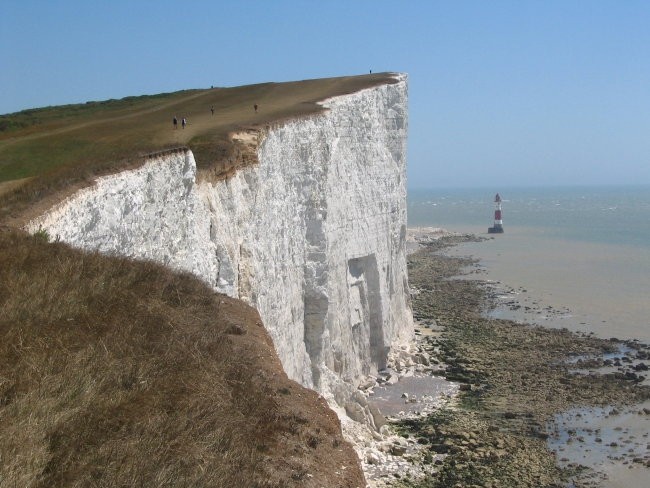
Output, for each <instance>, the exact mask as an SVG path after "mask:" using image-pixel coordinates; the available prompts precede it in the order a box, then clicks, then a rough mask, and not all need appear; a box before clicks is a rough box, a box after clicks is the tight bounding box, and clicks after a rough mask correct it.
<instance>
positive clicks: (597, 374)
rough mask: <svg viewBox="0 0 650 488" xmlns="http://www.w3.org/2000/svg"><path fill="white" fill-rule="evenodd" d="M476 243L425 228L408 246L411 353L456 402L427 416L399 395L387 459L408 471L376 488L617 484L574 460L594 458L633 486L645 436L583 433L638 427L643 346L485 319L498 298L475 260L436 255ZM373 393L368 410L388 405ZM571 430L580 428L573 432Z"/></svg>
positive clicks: (644, 456)
mask: <svg viewBox="0 0 650 488" xmlns="http://www.w3.org/2000/svg"><path fill="white" fill-rule="evenodd" d="M478 239H482V238H477V237H475V236H472V235H448V234H445V233H444V232H442V231H439V230H434V229H427V230H424V231H422V230H421V231H420V232H417V233H416V234H415V238H412V239H411V240H412V241H416V242H417V244H419V247H420V248H419V250H417V251H415V252H412V253H411V254H410V256H409V281H410V286H411V289H412V290H411V291H412V300H413V302H412V304H413V311H414V316H415V319H416V320H417V323H418V330H417V332H416V336H417V338H418V343H417V351H418V352H419V353H420V354H422V353H424V354H426V358H427V363H428V366H427V367H426V368H420V373H422V372H424V374H425V375H430V376H434V377H438V378H439V379H445V380H446V381H449V382H451V383H450V384H452V385H457V390H459V392H458V395H457V396H456V397H455V398H453V399H451V400H449V401H446V402H443V403H439V405H438V407H437V408H436V409H427V408H426V404H427V395H426V394H425V392H423V391H422V389H420V390H419V391H420V393H421V395H420V397H417V396H415V397H411V395H410V394H409V393H405V394H404V395H403V396H402V397H401V402H402V405H403V408H402V409H401V410H400V409H399V407H398V406H397V407H396V410H391V411H385V410H384V413H385V414H387V417H388V418H389V420H390V424H391V426H392V428H393V429H395V430H396V431H397V432H398V433H399V434H400V436H401V437H402V438H403V439H404V441H403V444H404V449H403V450H401V449H393V453H392V454H402V455H403V456H405V458H407V459H406V460H407V464H409V465H410V466H412V467H413V468H414V469H411V470H402V471H401V472H400V471H393V472H391V473H389V474H386V476H384V477H383V479H382V482H381V484H385V485H390V486H403V487H407V486H408V487H425V486H426V487H454V486H458V487H470V486H477V487H478V486H482V487H497V486H498V487H509V486H511V487H515V486H516V487H540V486H547V487H561V486H572V487H576V488H581V487H595V486H616V484H614V483H609V481H608V469H606V468H603V469H598V467H594V465H593V463H592V464H590V463H588V462H583V461H582V459H583V458H588V457H589V453H595V452H600V454H601V455H602V456H604V457H605V458H607V459H608V460H609V461H610V464H612V465H616V466H617V467H618V468H619V469H620V468H623V469H625V470H626V471H627V474H626V479H627V480H628V481H627V483H628V484H627V486H643V479H645V477H646V476H647V474H648V472H649V471H648V468H649V467H650V454H649V450H648V448H649V447H650V444H648V439H647V432H645V435H644V432H643V431H642V430H640V431H639V432H633V431H630V429H629V428H626V427H618V428H617V427H616V426H614V427H612V428H611V429H609V428H605V427H603V428H602V429H601V428H592V427H590V424H589V422H586V420H587V419H590V418H591V419H596V418H601V417H602V418H607V419H608V420H609V422H610V423H611V422H613V421H614V420H615V419H617V418H622V417H624V416H627V417H630V416H632V417H636V419H635V421H636V422H637V423H639V422H640V423H647V422H648V420H649V419H650V410H649V409H648V408H647V405H648V404H647V403H645V404H644V403H643V402H644V401H645V402H647V401H648V399H650V387H648V385H647V384H646V382H645V381H644V374H643V372H644V370H645V369H646V365H647V363H648V357H649V356H648V354H649V352H650V351H649V348H648V346H647V345H644V344H641V343H640V342H639V341H633V340H630V341H620V340H617V339H601V338H597V337H595V336H593V335H585V334H577V333H574V332H570V331H569V330H567V329H552V328H544V327H540V326H533V325H528V324H524V323H519V322H515V321H511V320H505V319H499V318H494V316H495V314H493V313H490V311H494V309H495V307H497V306H503V304H499V300H498V297H499V296H502V294H503V290H500V289H497V287H496V286H495V284H493V283H490V282H488V281H486V280H482V279H480V275H481V273H482V270H481V267H480V265H479V264H478V261H477V260H475V259H473V258H469V257H458V256H453V257H452V256H449V255H446V254H445V250H446V249H449V248H450V246H454V245H456V244H458V243H461V242H467V241H469V240H478ZM416 247H417V246H416ZM470 275H473V277H474V278H476V276H478V278H479V279H467V278H468V276H470ZM508 306H512V307H516V306H519V305H518V304H516V303H512V302H510V303H509V305H508ZM539 306H540V307H541V306H542V305H539ZM402 381H403V379H400V383H398V384H397V390H398V391H399V388H400V384H402ZM403 384H404V386H406V385H407V383H403ZM378 386H381V385H378ZM416 388H417V387H416ZM403 389H405V388H403ZM374 390H375V391H373V392H372V394H370V396H369V401H370V402H371V403H372V402H373V401H375V402H382V401H383V402H384V403H386V401H387V400H386V397H390V395H386V394H385V393H382V391H381V389H380V388H377V387H375V388H374ZM373 397H376V399H373ZM389 403H390V402H389ZM397 403H399V401H395V399H394V398H393V406H394V407H395V406H396V404H397ZM413 405H415V406H413ZM384 408H386V405H384ZM397 410H399V411H397ZM578 420H580V421H583V423H585V425H575V424H576V421H578ZM605 434H607V435H608V436H606V435H605ZM393 444H397V443H395V442H394V441H393ZM409 446H415V447H409ZM387 450H390V449H387ZM612 450H614V451H612ZM398 451H399V452H398ZM571 452H572V453H573V454H570V453H571ZM576 452H577V453H578V454H576ZM585 453H586V454H585ZM388 461H390V460H388ZM609 471H611V469H610V470H609ZM639 483H640V484H639ZM375 485H377V486H380V484H377V483H375Z"/></svg>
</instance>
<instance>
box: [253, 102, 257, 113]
mask: <svg viewBox="0 0 650 488" xmlns="http://www.w3.org/2000/svg"><path fill="white" fill-rule="evenodd" d="M253 108H254V109H255V113H257V104H255V105H253Z"/></svg>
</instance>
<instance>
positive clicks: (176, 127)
mask: <svg viewBox="0 0 650 488" xmlns="http://www.w3.org/2000/svg"><path fill="white" fill-rule="evenodd" d="M172 123H173V124H174V129H178V119H177V118H176V116H175V115H174V118H173V120H172ZM186 125H187V119H186V118H185V117H183V118H182V119H181V126H182V127H183V129H184V128H185V126H186Z"/></svg>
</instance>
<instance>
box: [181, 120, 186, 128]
mask: <svg viewBox="0 0 650 488" xmlns="http://www.w3.org/2000/svg"><path fill="white" fill-rule="evenodd" d="M181 124H182V125H183V129H184V128H185V125H186V124H187V120H185V117H183V120H182V121H181Z"/></svg>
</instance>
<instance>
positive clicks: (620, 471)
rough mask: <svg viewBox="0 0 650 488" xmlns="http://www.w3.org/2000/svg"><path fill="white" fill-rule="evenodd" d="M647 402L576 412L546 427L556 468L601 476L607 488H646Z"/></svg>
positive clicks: (648, 451)
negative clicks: (576, 468) (577, 466)
mask: <svg viewBox="0 0 650 488" xmlns="http://www.w3.org/2000/svg"><path fill="white" fill-rule="evenodd" d="M644 408H645V409H647V410H648V411H650V402H645V403H644V404H642V405H639V406H634V407H632V408H625V409H620V410H617V409H613V408H611V407H605V408H577V409H572V410H569V411H568V412H564V413H562V414H561V415H557V416H556V417H555V419H554V422H553V423H552V424H550V425H549V433H550V434H551V436H550V437H549V440H548V445H549V448H550V449H551V450H553V451H554V452H556V453H557V458H558V460H559V464H560V465H565V466H566V465H568V464H570V463H575V464H580V465H583V466H588V467H590V468H593V469H595V470H596V471H597V472H599V473H601V474H602V476H603V479H602V481H601V486H604V487H608V488H615V487H616V488H618V487H637V486H638V487H641V486H648V484H646V483H648V480H650V470H649V469H648V467H647V466H645V463H646V462H648V460H649V459H650V415H648V414H647V413H646V412H645V411H644V410H643V409H644Z"/></svg>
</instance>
